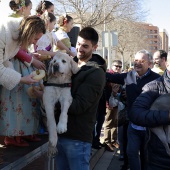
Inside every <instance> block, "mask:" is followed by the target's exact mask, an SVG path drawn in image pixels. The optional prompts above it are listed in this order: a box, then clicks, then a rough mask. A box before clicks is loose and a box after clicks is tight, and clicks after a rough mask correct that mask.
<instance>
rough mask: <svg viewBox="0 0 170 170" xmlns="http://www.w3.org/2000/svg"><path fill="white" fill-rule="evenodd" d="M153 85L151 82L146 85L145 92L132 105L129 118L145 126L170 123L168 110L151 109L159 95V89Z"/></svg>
mask: <svg viewBox="0 0 170 170" xmlns="http://www.w3.org/2000/svg"><path fill="white" fill-rule="evenodd" d="M152 85H153V84H152V83H151V84H150V85H148V84H147V85H145V86H144V88H143V92H142V93H141V94H140V95H139V97H138V98H137V99H136V101H135V102H134V103H133V105H132V109H131V111H130V114H129V118H130V120H131V121H132V122H133V123H135V124H137V125H140V126H145V127H157V126H160V125H169V124H170V117H169V111H168V110H166V111H163V110H150V107H151V105H152V103H153V102H154V101H155V100H156V99H157V98H158V97H159V93H158V90H153V89H151V87H152Z"/></svg>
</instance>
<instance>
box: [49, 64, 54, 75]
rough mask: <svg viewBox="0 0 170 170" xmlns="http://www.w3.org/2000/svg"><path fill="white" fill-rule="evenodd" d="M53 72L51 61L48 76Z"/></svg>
mask: <svg viewBox="0 0 170 170" xmlns="http://www.w3.org/2000/svg"><path fill="white" fill-rule="evenodd" d="M52 73H53V64H52V61H51V62H50V64H49V67H48V76H50V75H51V74H52Z"/></svg>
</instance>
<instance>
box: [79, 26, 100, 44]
mask: <svg viewBox="0 0 170 170" xmlns="http://www.w3.org/2000/svg"><path fill="white" fill-rule="evenodd" d="M79 36H80V37H82V38H83V39H85V40H89V41H91V43H92V45H96V44H97V43H98V41H99V35H98V33H97V31H96V30H95V29H94V28H92V27H85V28H83V29H82V30H81V31H80V32H79Z"/></svg>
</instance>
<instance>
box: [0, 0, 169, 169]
mask: <svg viewBox="0 0 170 170" xmlns="http://www.w3.org/2000/svg"><path fill="white" fill-rule="evenodd" d="M9 8H11V10H12V11H13V13H12V14H10V15H9V16H6V19H4V20H1V21H0V35H1V36H0V84H1V86H0V94H1V95H0V103H1V105H0V110H1V112H0V127H1V128H0V136H4V144H5V145H6V146H8V145H12V146H14V147H29V142H39V141H40V140H41V138H39V137H38V136H37V134H39V129H40V125H41V124H40V120H41V117H46V113H45V110H44V108H43V102H42V95H43V81H38V80H34V79H33V75H32V72H33V71H34V70H37V69H43V70H45V71H47V70H48V65H49V62H50V60H51V58H53V57H54V56H55V55H56V54H57V51H58V50H60V51H62V52H65V53H67V54H68V55H69V56H70V57H71V58H72V59H73V60H74V61H75V62H77V65H78V67H79V68H80V70H79V72H78V73H77V74H75V75H73V76H72V87H71V94H72V97H73V101H72V104H71V106H70V108H69V110H68V124H67V131H66V132H65V133H63V134H59V135H58V142H57V149H58V154H57V155H56V162H57V163H56V166H57V167H56V168H57V170H65V169H70V170H80V169H81V170H89V169H90V163H89V162H90V155H91V148H92V147H93V148H95V149H100V148H101V147H106V149H107V150H109V151H111V152H114V150H115V148H119V149H120V160H123V161H124V165H123V166H122V167H121V169H122V170H126V169H129V168H130V170H167V169H169V167H170V155H168V153H167V152H166V149H165V148H164V146H163V144H162V143H161V140H160V139H159V138H158V137H157V136H156V135H155V134H154V133H153V132H151V131H150V130H149V128H152V127H157V126H161V125H162V126H167V125H169V124H170V113H169V110H164V111H162V110H157V111H155V110H150V107H151V105H152V103H153V102H154V101H155V100H156V99H157V98H158V97H159V96H161V95H163V94H166V93H169V91H170V90H169V89H170V85H169V81H170V67H169V65H170V56H168V57H167V53H166V52H165V51H164V50H158V51H156V52H155V53H154V54H153V60H152V55H151V54H150V53H149V52H148V51H146V50H140V51H138V52H137V53H136V55H135V57H134V68H133V69H132V68H130V69H129V70H128V71H127V72H122V65H123V63H122V62H121V61H120V60H114V61H113V62H112V67H111V69H110V70H107V69H106V67H107V66H106V62H105V60H104V59H103V58H102V57H101V56H100V55H98V54H95V53H93V52H95V51H96V49H97V47H98V41H99V35H98V33H97V31H96V30H95V29H94V28H92V27H85V28H83V29H82V30H80V32H79V34H78V37H77V44H76V48H74V47H73V46H72V44H71V41H70V38H69V36H68V32H70V31H71V29H72V28H73V18H72V17H71V16H70V15H68V14H64V15H61V16H59V18H58V20H57V19H56V16H55V15H54V4H53V3H52V2H50V1H41V2H40V3H39V4H38V6H37V8H36V15H31V9H32V2H31V0H17V1H16V0H10V2H9ZM56 23H58V29H57V30H55V31H54V29H55V25H56ZM43 56H50V57H49V58H48V59H47V60H46V61H42V57H43ZM152 62H153V64H154V66H153V68H152V67H151V66H152ZM35 86H40V87H41V90H38V89H37V88H35ZM29 87H33V92H34V94H35V96H36V98H31V97H30V96H29V95H28V94H27V89H28V88H29ZM56 107H58V106H56ZM56 110H58V109H57V108H56ZM122 110H125V111H126V112H125V113H127V115H126V121H124V123H123V124H121V125H119V123H118V121H119V120H118V119H119V113H120V112H121V111H122ZM56 121H57V119H56ZM47 126H48V125H47ZM102 127H104V142H103V143H101V141H100V136H101V129H102ZM0 161H1V163H3V160H2V159H0ZM113 169H114V167H113Z"/></svg>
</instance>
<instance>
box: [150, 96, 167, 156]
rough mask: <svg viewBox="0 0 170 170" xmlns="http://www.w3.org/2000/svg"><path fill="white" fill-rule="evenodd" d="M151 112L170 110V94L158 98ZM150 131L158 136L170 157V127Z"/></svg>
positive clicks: (160, 127)
mask: <svg viewBox="0 0 170 170" xmlns="http://www.w3.org/2000/svg"><path fill="white" fill-rule="evenodd" d="M150 110H165V111H167V110H170V94H164V95H162V96H160V97H158V98H157V99H156V100H155V101H154V103H153V104H152V106H151V108H150ZM150 130H151V131H152V132H153V133H154V134H155V135H157V137H158V138H159V139H160V141H161V142H162V143H163V145H164V147H165V149H166V152H167V154H168V155H169V156H170V148H169V144H170V125H166V126H159V127H155V128H150Z"/></svg>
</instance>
